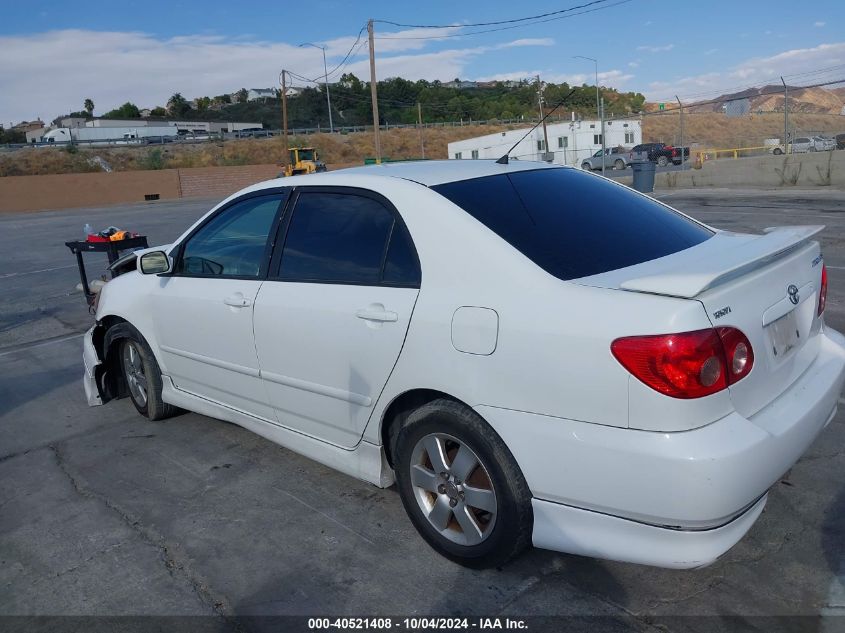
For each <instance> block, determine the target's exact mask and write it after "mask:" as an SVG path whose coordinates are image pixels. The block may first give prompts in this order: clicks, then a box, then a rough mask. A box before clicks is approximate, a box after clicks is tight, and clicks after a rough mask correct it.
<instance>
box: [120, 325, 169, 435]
mask: <svg viewBox="0 0 845 633" xmlns="http://www.w3.org/2000/svg"><path fill="white" fill-rule="evenodd" d="M105 347H106V349H109V350H112V351H111V353H112V354H115V356H114V357H112V358H113V363H114V364H113V365H112V366H113V367H115V368H116V369H117V371H118V374H119V375H120V378H121V380H122V382H123V385H124V386H125V387H126V393H128V395H129V399H130V400H131V401H132V404H133V405H134V407H135V409H136V410H137V411H138V413H140V414H141V415H143V416H145V417H147V418H149V419H150V420H163V419H165V418H170V417H173V416H174V415H176V414H177V413H180V412H181V409H179V408H178V407H174V406H173V405H172V404H167V403H166V402H164V400H162V395H161V394H162V389H163V383H162V379H161V370H160V369H159V367H158V363H157V362H156V359H155V355H154V354H153V351H152V350H151V349H150V346H149V344H148V343H147V341H146V340H144V337H143V336H142V335H141V333H140V332H138V330H137V329H136V328H134V327H133V326H132V325H130V324H129V323H118V324H117V325H113V326H112V327H111V328H109V330H108V332H106V338H105Z"/></svg>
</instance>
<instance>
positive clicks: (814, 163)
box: [654, 150, 845, 189]
mask: <svg viewBox="0 0 845 633" xmlns="http://www.w3.org/2000/svg"><path fill="white" fill-rule="evenodd" d="M654 185H655V187H656V188H658V189H689V188H692V187H761V188H767V189H769V188H773V187H819V186H822V187H833V188H837V189H845V151H841V150H840V151H832V152H813V153H809V154H793V155H792V156H774V155H772V156H757V157H754V158H738V159H730V158H722V159H719V160H711V161H705V163H704V164H703V165H702V168H701V169H689V170H687V171H682V172H664V173H659V174H657V176H656V177H655V182H654Z"/></svg>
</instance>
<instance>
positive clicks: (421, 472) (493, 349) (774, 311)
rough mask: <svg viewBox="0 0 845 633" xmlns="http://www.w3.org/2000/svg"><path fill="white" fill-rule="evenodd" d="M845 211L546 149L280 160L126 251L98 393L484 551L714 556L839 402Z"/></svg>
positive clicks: (684, 558) (431, 537) (456, 546)
mask: <svg viewBox="0 0 845 633" xmlns="http://www.w3.org/2000/svg"><path fill="white" fill-rule="evenodd" d="M821 228H822V227H785V228H776V229H771V230H768V231H767V232H765V233H764V234H762V235H748V234H738V233H729V232H724V231H718V230H715V229H712V228H710V227H708V226H706V225H704V224H701V223H700V222H697V221H695V220H693V219H692V218H689V217H687V216H685V215H684V214H682V213H679V212H678V211H675V210H674V209H672V208H670V207H668V206H666V205H664V204H661V203H660V202H657V201H655V200H653V199H652V198H650V197H648V196H645V195H642V194H639V193H636V192H635V191H633V190H631V189H629V188H627V187H625V186H623V185H620V184H617V183H614V182H612V181H609V180H606V179H604V178H601V177H599V176H595V175H592V174H588V173H584V172H582V171H580V170H577V169H571V168H561V167H553V166H549V165H545V164H538V163H529V162H512V163H511V164H510V165H501V164H498V163H495V162H493V161H480V160H476V161H430V162H419V163H397V164H387V165H381V166H373V167H363V168H356V169H349V170H345V171H338V172H333V173H327V174H317V175H310V176H297V177H293V178H286V179H280V180H273V181H269V182H264V183H261V184H258V185H254V186H252V187H249V188H247V189H245V190H243V191H241V192H239V193H237V194H235V195H233V196H231V197H230V198H228V199H227V200H225V201H224V202H222V203H221V204H219V205H217V206H216V207H215V208H214V209H212V210H211V211H210V212H209V213H208V214H206V215H205V216H204V217H203V218H202V219H200V220H199V221H198V222H197V223H196V224H194V225H193V226H192V227H190V228H189V229H188V230H187V231H186V232H185V233H184V234H183V235H182V236H181V237H180V238H179V239H178V240H176V241H175V242H174V243H173V244H171V245H168V246H163V247H159V248H156V249H148V250H145V251H142V252H139V253H137V254H131V255H128V256H126V257H124V258H123V259H122V260H120V261H119V262H117V263H116V264H115V266H114V271H115V274H116V276H115V278H114V279H113V280H112V281H110V282H109V283H107V284H106V285H105V286H104V287H103V289H102V291H101V293H100V296H99V303H98V307H97V312H96V325H94V327H92V328H91V330H89V331H88V333H87V335H86V337H85V346H84V362H85V378H84V384H85V390H86V394H87V396H88V401H89V403H90V404H92V405H94V404H102V403H104V402H106V401H107V400H109V399H113V398H119V397H122V396H127V395H128V396H129V397H130V398H131V400H132V402H133V403H134V405H135V407H136V408H137V409H138V411H139V412H140V413H141V414H142V415H145V416H147V417H148V418H150V419H151V420H159V419H162V418H166V417H168V416H171V415H173V414H174V413H176V412H178V411H179V410H180V409H188V410H190V411H195V412H198V413H201V414H204V415H208V416H211V417H214V418H220V419H222V420H227V421H229V422H234V423H235V424H239V425H241V426H243V427H245V428H247V429H249V430H251V431H254V432H256V433H258V434H260V435H262V436H264V437H265V438H267V439H269V440H271V441H273V442H276V443H278V444H281V445H283V446H286V447H288V448H290V449H292V450H294V451H297V452H299V453H302V454H303V455H306V456H308V457H310V458H312V459H315V460H317V461H319V462H322V463H324V464H327V465H328V466H331V467H333V468H336V469H337V470H339V471H342V472H344V473H347V474H349V475H352V476H354V477H359V478H361V479H363V480H366V481H368V482H371V483H373V484H375V485H377V486H382V487H386V486H390V485H391V484H393V483H394V481H395V482H396V484H397V488H398V491H399V494H400V496H401V498H402V502H403V503H404V506H405V509H406V510H407V513H408V516H409V517H410V519H411V521H412V522H413V524H414V525H415V526H416V528H417V529H418V530H419V533H420V534H421V536H422V537H423V538H424V539H425V540H426V541H427V542H428V543H429V544H430V545H431V546H432V547H434V548H435V549H436V550H437V551H439V552H441V553H442V554H443V555H445V556H447V557H449V558H451V559H453V560H455V561H457V562H460V563H462V564H466V565H471V566H478V567H480V566H490V565H497V564H501V563H502V562H504V561H505V560H507V559H509V558H511V557H513V556H514V555H516V554H517V553H519V552H520V551H521V550H523V549H524V548H526V547H527V546H529V545H530V544H533V545H535V546H537V547H541V548H548V549H552V550H558V551H563V552H572V553H576V554H584V555H588V556H595V557H600V558H608V559H614V560H621V561H632V562H636V563H644V564H649V565H658V566H663V567H675V568H689V567H698V566H701V565H706V564H708V563H710V562H712V561H714V560H715V559H716V558H717V557H718V556H720V555H721V554H723V553H724V552H725V551H727V550H728V549H729V548H730V547H731V546H733V545H734V544H735V543H736V542H737V541H738V540H739V539H740V538H742V536H743V535H744V534H745V533H746V532H747V531H748V529H749V528H750V527H751V526H752V524H753V523H754V521H755V520H756V519H757V517H758V516H759V515H760V513H761V511H762V510H763V506H764V504H765V503H766V493H767V491H768V489H769V488H770V486H772V484H773V483H775V482H776V481H778V479H779V478H780V477H781V475H783V474H784V473H785V472H786V471H787V470H789V468H790V467H791V466H792V465H793V464H794V463H795V462H796V461H797V460H798V459H799V457H800V456H801V455H802V453H803V452H804V451H805V450H806V449H807V447H808V446H809V445H810V443H811V442H812V441H813V440H814V439H815V438H816V436H817V435H818V434H819V433H820V432H821V430H822V429H823V428H824V427H825V426H826V425H827V424H828V423H829V422H830V420H831V419H832V417H833V416H834V414H835V412H836V406H837V401H838V398H839V394H840V391H841V389H842V384H843V379H845V339H843V337H842V336H841V335H840V334H839V333H837V332H835V331H834V330H832V329H830V328H828V327H826V326H825V324H824V319H823V312H824V307H825V294H826V290H827V275H826V272H825V268H824V264H823V262H822V256H821V254H820V249H819V244H818V242H816V241H814V240H813V239H812V238H813V236H814V235H815V234H816V233H818V231H820V230H821Z"/></svg>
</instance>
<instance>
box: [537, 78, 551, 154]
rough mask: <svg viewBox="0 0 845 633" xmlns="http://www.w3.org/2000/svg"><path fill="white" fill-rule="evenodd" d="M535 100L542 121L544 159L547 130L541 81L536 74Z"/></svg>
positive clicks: (546, 150) (547, 137)
mask: <svg viewBox="0 0 845 633" xmlns="http://www.w3.org/2000/svg"><path fill="white" fill-rule="evenodd" d="M537 102H538V103H539V105H540V120H541V121H542V122H543V160H544V161H545V160H546V154H548V153H549V132H548V130H546V119H545V117H544V116H543V82H542V81H540V75H537Z"/></svg>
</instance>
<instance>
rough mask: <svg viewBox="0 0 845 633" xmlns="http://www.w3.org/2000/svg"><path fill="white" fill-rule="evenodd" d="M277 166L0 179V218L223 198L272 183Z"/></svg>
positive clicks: (277, 171)
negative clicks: (153, 200)
mask: <svg viewBox="0 0 845 633" xmlns="http://www.w3.org/2000/svg"><path fill="white" fill-rule="evenodd" d="M280 171H281V168H280V167H279V166H278V165H244V166H238V167H199V168H194V169H162V170H150V171H118V172H111V173H102V172H98V173H90V174H54V175H48V176H6V177H3V178H0V213H2V212H10V211H40V210H44V209H70V208H75V207H100V206H106V205H110V204H120V203H124V202H143V201H144V196H146V195H151V194H152V195H154V194H158V196H159V199H161V200H164V199H168V198H180V197H206V198H223V197H225V196H227V195H229V194H231V193H234V192H236V191H238V190H239V189H243V188H244V187H246V186H248V185H251V184H254V183H256V182H261V181H262V180H269V179H271V178H275V177H276V176H277V175H278V174H279V172H280Z"/></svg>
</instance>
